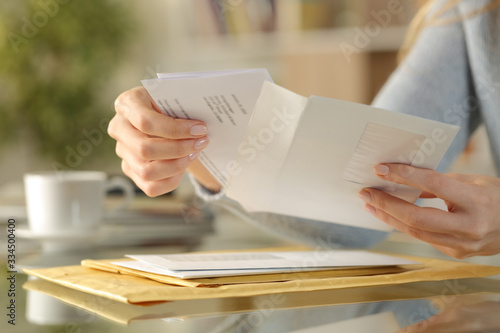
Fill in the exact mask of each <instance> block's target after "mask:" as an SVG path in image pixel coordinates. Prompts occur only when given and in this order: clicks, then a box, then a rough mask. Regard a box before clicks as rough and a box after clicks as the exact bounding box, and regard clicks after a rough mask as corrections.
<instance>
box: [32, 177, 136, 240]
mask: <svg viewBox="0 0 500 333" xmlns="http://www.w3.org/2000/svg"><path fill="white" fill-rule="evenodd" d="M24 186H25V192H26V193H25V195H26V207H27V213H28V225H29V228H30V230H31V232H32V233H34V234H39V235H54V234H67V233H82V232H88V233H90V232H93V231H95V230H96V229H97V228H98V227H99V226H100V224H101V221H102V219H103V216H104V214H113V213H114V212H116V211H119V210H121V209H123V208H125V207H126V206H128V204H129V203H130V202H131V201H132V199H133V197H134V189H133V186H132V184H131V183H130V182H129V181H128V180H126V179H125V178H122V177H114V178H111V179H110V180H108V179H107V175H106V173H104V172H100V171H66V172H33V173H28V174H25V175H24ZM110 189H121V190H123V193H124V198H123V200H122V202H121V204H120V205H118V206H117V207H114V208H113V209H112V210H110V211H107V212H105V211H104V209H103V206H104V199H105V196H106V192H107V191H108V190H110Z"/></svg>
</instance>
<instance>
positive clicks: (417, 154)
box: [410, 150, 425, 165]
mask: <svg viewBox="0 0 500 333" xmlns="http://www.w3.org/2000/svg"><path fill="white" fill-rule="evenodd" d="M410 161H412V162H411V164H412V165H419V164H422V163H424V161H425V155H424V153H422V152H421V151H420V150H415V151H414V152H412V154H411V155H410Z"/></svg>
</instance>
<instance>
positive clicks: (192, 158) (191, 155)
mask: <svg viewBox="0 0 500 333" xmlns="http://www.w3.org/2000/svg"><path fill="white" fill-rule="evenodd" d="M198 155H200V152H199V151H197V152H195V153H192V154H189V159H190V160H191V161H192V160H194V159H195V158H197V157H198Z"/></svg>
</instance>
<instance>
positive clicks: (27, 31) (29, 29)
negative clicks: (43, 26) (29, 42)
mask: <svg viewBox="0 0 500 333" xmlns="http://www.w3.org/2000/svg"><path fill="white" fill-rule="evenodd" d="M21 20H22V21H23V22H24V25H23V27H22V28H21V32H22V33H23V36H24V37H25V38H33V37H35V36H36V34H37V33H38V29H37V27H35V26H34V25H33V23H31V22H30V21H29V20H28V18H27V17H26V16H24V17H23V18H22V19H21Z"/></svg>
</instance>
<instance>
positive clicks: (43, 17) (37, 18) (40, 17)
mask: <svg viewBox="0 0 500 333" xmlns="http://www.w3.org/2000/svg"><path fill="white" fill-rule="evenodd" d="M48 22H49V16H48V15H47V14H46V13H45V12H43V11H41V10H39V11H37V12H36V13H35V14H33V23H34V24H35V25H36V26H37V27H39V28H41V27H44V26H45V25H47V23H48Z"/></svg>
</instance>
